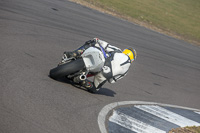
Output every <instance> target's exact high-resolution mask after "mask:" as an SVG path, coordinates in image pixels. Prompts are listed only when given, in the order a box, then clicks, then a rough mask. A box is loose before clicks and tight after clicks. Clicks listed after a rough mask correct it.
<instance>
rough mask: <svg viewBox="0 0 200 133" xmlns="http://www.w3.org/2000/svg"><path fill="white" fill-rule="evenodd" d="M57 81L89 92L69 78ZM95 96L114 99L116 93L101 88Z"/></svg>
mask: <svg viewBox="0 0 200 133" xmlns="http://www.w3.org/2000/svg"><path fill="white" fill-rule="evenodd" d="M49 78H51V77H50V76H49ZM51 79H52V78H51ZM53 80H55V79H53ZM55 81H58V82H62V83H67V84H70V85H72V86H74V87H76V88H78V89H81V90H84V91H87V89H85V88H84V87H82V86H80V85H79V84H76V83H74V82H73V81H72V80H69V79H67V78H60V79H56V80H55ZM94 94H98V95H105V96H110V97H114V96H115V94H116V93H115V92H114V91H112V90H110V89H108V88H100V90H99V91H98V92H96V93H94Z"/></svg>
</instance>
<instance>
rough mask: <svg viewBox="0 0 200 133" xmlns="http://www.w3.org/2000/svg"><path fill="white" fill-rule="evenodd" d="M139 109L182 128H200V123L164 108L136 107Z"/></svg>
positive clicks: (152, 106)
mask: <svg viewBox="0 0 200 133" xmlns="http://www.w3.org/2000/svg"><path fill="white" fill-rule="evenodd" d="M134 107H136V108H138V109H141V110H143V111H145V112H147V113H150V114H152V115H155V116H157V117H159V118H162V119H164V120H166V121H169V122H171V123H174V124H176V125H179V126H181V127H186V126H200V123H197V122H195V121H193V120H190V119H188V118H185V117H183V116H181V115H178V114H176V113H173V112H171V111H169V110H166V109H164V108H162V107H159V106H156V105H150V106H149V105H136V106H134Z"/></svg>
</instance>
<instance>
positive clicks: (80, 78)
mask: <svg viewBox="0 0 200 133" xmlns="http://www.w3.org/2000/svg"><path fill="white" fill-rule="evenodd" d="M86 78H87V77H86V75H84V74H82V75H80V76H77V77H75V78H74V82H75V83H79V82H80V81H84V80H86Z"/></svg>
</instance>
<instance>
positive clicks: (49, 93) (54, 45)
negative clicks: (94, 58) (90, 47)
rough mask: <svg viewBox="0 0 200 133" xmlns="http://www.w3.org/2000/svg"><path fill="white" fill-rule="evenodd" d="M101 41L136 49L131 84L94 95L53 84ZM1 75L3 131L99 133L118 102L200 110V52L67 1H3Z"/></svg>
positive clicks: (122, 83) (0, 4) (0, 127)
mask: <svg viewBox="0 0 200 133" xmlns="http://www.w3.org/2000/svg"><path fill="white" fill-rule="evenodd" d="M183 28H184V27H183ZM94 37H98V38H100V39H102V40H105V41H107V42H109V43H110V44H112V45H115V46H117V47H120V48H121V49H124V48H127V47H134V48H135V49H136V50H137V53H138V58H137V60H136V61H135V62H134V63H133V65H132V66H131V68H130V70H129V73H128V74H127V76H126V77H125V78H124V79H122V80H120V81H119V82H117V83H116V84H108V83H107V84H106V85H105V86H103V88H102V89H101V90H100V91H99V92H98V93H97V94H90V93H88V92H87V91H84V90H81V89H78V88H76V87H74V86H72V85H70V84H68V83H66V82H64V81H63V82H58V81H55V80H53V79H51V78H49V76H48V74H49V70H50V69H51V68H53V67H55V66H56V65H57V63H58V62H59V61H60V58H61V56H62V53H63V52H64V51H71V50H74V49H76V48H77V47H79V46H80V45H82V44H83V43H84V42H85V41H87V40H89V39H92V38H94ZM0 75H1V76H0V132H1V133H26V132H29V133H36V132H37V133H55V132H56V133H66V132H67V133H75V132H76V133H78V132H81V133H100V130H99V127H98V122H97V117H98V114H99V112H100V110H101V109H102V108H103V107H104V106H105V105H107V104H109V103H112V102H119V101H149V102H159V103H165V104H172V105H179V106H185V107H191V108H197V109H200V103H199V101H200V97H199V95H200V82H199V81H200V48H199V47H198V46H195V45H192V44H189V43H187V42H184V41H181V40H177V39H174V38H172V37H169V36H166V35H163V34H160V33H158V32H155V31H152V30H149V29H146V28H144V27H141V26H138V25H135V24H132V23H129V22H127V21H125V20H121V19H118V18H115V17H112V16H110V15H107V14H104V13H101V12H98V11H95V10H93V9H89V8H87V7H84V6H81V5H78V4H75V3H72V2H69V1H67V0H57V1H55V0H26V1H25V0H0Z"/></svg>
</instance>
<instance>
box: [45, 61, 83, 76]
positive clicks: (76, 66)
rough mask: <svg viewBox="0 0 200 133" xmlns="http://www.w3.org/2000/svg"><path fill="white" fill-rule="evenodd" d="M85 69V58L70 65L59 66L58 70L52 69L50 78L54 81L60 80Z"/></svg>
mask: <svg viewBox="0 0 200 133" xmlns="http://www.w3.org/2000/svg"><path fill="white" fill-rule="evenodd" d="M83 68H85V63H84V61H83V58H78V59H76V60H73V61H71V62H69V63H66V64H63V65H60V66H57V67H56V68H53V69H51V70H50V72H49V76H50V77H51V78H53V79H59V78H62V77H65V76H67V75H69V74H73V73H75V72H78V71H79V70H82V69H83Z"/></svg>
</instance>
